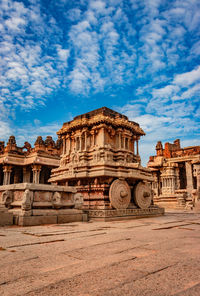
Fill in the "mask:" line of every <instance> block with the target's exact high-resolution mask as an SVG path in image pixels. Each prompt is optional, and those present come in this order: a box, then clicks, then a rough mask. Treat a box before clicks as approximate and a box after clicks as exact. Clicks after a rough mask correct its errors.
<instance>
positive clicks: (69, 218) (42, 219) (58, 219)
mask: <svg viewBox="0 0 200 296" xmlns="http://www.w3.org/2000/svg"><path fill="white" fill-rule="evenodd" d="M38 214H39V213H38ZM38 214H37V213H36V215H34V216H18V217H16V218H17V219H15V223H16V224H18V225H20V226H34V225H42V224H43V225H44V224H62V223H69V222H86V221H88V217H87V214H86V213H83V211H82V210H75V209H70V210H67V212H65V213H58V214H57V215H56V214H54V213H50V212H49V213H47V211H44V213H43V215H42V213H41V211H40V214H39V215H38Z"/></svg>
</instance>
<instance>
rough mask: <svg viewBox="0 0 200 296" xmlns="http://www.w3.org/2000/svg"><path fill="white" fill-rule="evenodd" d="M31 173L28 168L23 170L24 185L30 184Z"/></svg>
mask: <svg viewBox="0 0 200 296" xmlns="http://www.w3.org/2000/svg"><path fill="white" fill-rule="evenodd" d="M30 178H31V172H30V169H28V168H27V167H24V168H23V183H30Z"/></svg>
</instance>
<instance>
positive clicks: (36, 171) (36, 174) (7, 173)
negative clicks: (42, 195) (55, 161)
mask: <svg viewBox="0 0 200 296" xmlns="http://www.w3.org/2000/svg"><path fill="white" fill-rule="evenodd" d="M41 168H42V166H41V165H38V164H35V165H32V171H33V183H35V184H39V183H40V172H41ZM3 173H4V174H3V185H9V184H10V181H11V173H12V166H11V165H5V166H4V167H3ZM18 182H19V177H18V176H15V177H14V183H18ZM23 182H24V183H28V182H30V170H27V168H26V167H24V168H23Z"/></svg>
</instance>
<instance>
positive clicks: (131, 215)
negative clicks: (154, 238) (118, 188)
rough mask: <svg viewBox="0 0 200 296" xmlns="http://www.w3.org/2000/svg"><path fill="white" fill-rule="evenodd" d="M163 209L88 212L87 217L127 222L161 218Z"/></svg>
mask: <svg viewBox="0 0 200 296" xmlns="http://www.w3.org/2000/svg"><path fill="white" fill-rule="evenodd" d="M163 214H164V209H163V208H159V207H156V206H151V207H149V208H147V209H138V208H137V209H120V210H115V209H111V210H89V211H88V215H89V219H90V220H96V221H114V220H127V219H137V218H148V217H156V216H162V215H163Z"/></svg>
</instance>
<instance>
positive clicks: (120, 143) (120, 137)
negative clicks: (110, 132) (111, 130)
mask: <svg viewBox="0 0 200 296" xmlns="http://www.w3.org/2000/svg"><path fill="white" fill-rule="evenodd" d="M119 148H120V149H121V148H122V133H121V132H119Z"/></svg>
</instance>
